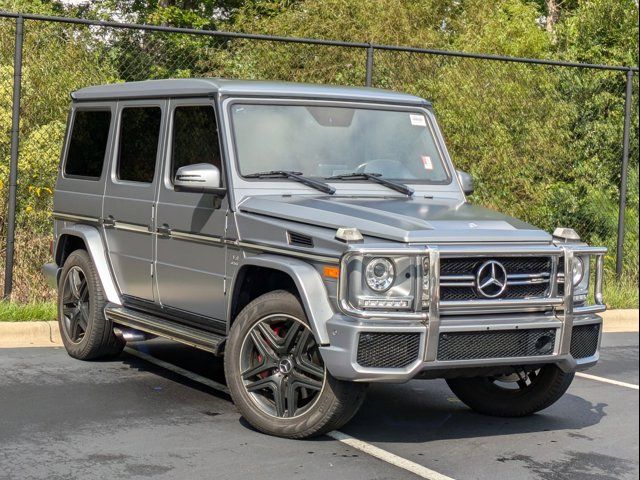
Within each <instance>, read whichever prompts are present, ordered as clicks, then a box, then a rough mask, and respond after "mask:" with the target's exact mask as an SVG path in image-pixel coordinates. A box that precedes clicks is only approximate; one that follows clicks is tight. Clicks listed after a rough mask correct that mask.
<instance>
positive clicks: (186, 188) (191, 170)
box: [173, 163, 225, 195]
mask: <svg viewBox="0 0 640 480" xmlns="http://www.w3.org/2000/svg"><path fill="white" fill-rule="evenodd" d="M173 186H174V189H175V191H176V192H196V193H213V194H215V195H221V194H224V192H225V189H224V188H222V182H221V181H220V169H219V168H218V167H216V166H215V165H211V164H210V163H196V164H193V165H186V166H184V167H180V168H179V169H178V171H177V172H176V178H174V180H173Z"/></svg>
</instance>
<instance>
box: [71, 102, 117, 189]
mask: <svg viewBox="0 0 640 480" xmlns="http://www.w3.org/2000/svg"><path fill="white" fill-rule="evenodd" d="M110 124H111V112H110V111H109V110H76V112H75V115H74V118H73V127H72V130H71V139H70V140H69V150H68V153H67V160H66V162H65V164H64V173H65V175H67V176H71V177H83V178H86V179H88V180H98V179H99V178H100V175H101V174H102V165H103V164H104V156H105V153H106V151H107V139H108V138H109V126H110Z"/></svg>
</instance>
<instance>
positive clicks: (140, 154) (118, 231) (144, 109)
mask: <svg viewBox="0 0 640 480" xmlns="http://www.w3.org/2000/svg"><path fill="white" fill-rule="evenodd" d="M165 106H166V101H164V100H162V101H156V102H142V101H135V102H134V101H132V102H124V103H122V104H120V105H119V107H118V118H119V122H118V136H117V140H116V142H117V143H116V146H115V149H114V152H115V155H114V159H113V162H112V165H111V167H112V168H111V174H110V175H109V178H108V179H107V184H106V187H105V195H104V202H103V207H102V223H103V228H104V234H105V239H106V243H107V248H108V253H109V257H110V259H111V265H112V266H113V271H114V274H115V277H116V281H117V283H118V286H119V288H120V291H121V292H122V294H123V295H124V296H125V301H136V300H138V301H139V300H142V301H144V302H146V303H150V302H153V301H154V292H153V280H152V278H153V258H154V252H153V248H154V240H153V234H152V232H153V228H152V227H153V210H154V202H155V196H156V188H157V183H158V182H157V179H158V178H159V172H158V170H159V168H157V165H158V164H159V163H160V162H159V159H160V158H161V152H160V145H162V142H161V132H162V130H163V128H162V119H163V111H164V110H165Z"/></svg>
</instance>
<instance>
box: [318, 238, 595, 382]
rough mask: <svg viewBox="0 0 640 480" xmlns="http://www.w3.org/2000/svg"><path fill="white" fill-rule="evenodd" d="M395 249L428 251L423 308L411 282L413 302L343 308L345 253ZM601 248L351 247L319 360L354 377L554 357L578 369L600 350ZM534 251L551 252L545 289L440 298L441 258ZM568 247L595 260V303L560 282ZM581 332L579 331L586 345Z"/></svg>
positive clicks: (568, 265) (428, 374) (478, 371)
mask: <svg viewBox="0 0 640 480" xmlns="http://www.w3.org/2000/svg"><path fill="white" fill-rule="evenodd" d="M398 252H400V254H404V255H416V256H417V257H418V258H424V257H427V256H428V258H429V269H428V271H426V272H424V273H422V275H428V276H429V281H428V285H429V292H428V297H425V298H426V303H427V308H424V307H423V308H420V305H424V302H422V298H421V295H422V294H423V293H422V292H421V291H420V290H419V289H417V288H416V289H415V291H416V292H417V295H416V296H417V300H418V301H417V302H415V305H416V307H415V309H414V311H409V312H394V313H391V314H389V315H388V316H386V315H385V314H384V313H383V312H379V313H378V312H373V313H372V312H367V311H362V310H358V309H355V308H353V307H351V305H350V304H349V302H348V301H347V298H348V295H347V290H346V289H347V278H346V276H347V269H346V268H343V267H344V265H345V264H346V262H347V261H348V259H349V257H350V256H354V255H393V254H398ZM605 253H606V249H604V248H597V247H588V246H585V245H560V246H557V245H548V246H538V247H535V246H534V247H531V246H511V247H505V246H502V247H496V246H433V247H432V246H428V247H426V246H411V247H409V248H406V249H405V250H404V251H403V250H402V249H398V248H396V249H389V248H388V247H381V248H371V247H364V246H361V245H359V246H354V247H352V248H350V250H349V251H347V253H345V255H344V256H343V265H342V266H341V277H340V281H339V286H338V306H339V308H340V311H341V313H339V314H336V315H334V316H333V317H332V318H331V319H330V320H329V321H328V322H327V324H326V327H327V331H328V333H329V336H330V345H325V346H322V347H321V350H320V351H321V353H322V356H323V360H324V362H325V364H326V366H327V368H328V370H329V371H330V372H331V374H332V375H334V376H335V377H337V378H339V379H343V380H351V381H363V382H374V381H377V382H385V381H386V382H403V381H407V380H410V379H412V378H415V377H425V378H437V377H450V376H480V375H492V374H498V373H493V372H499V371H500V370H501V369H502V370H504V371H508V370H509V368H510V367H512V366H523V365H543V364H555V365H558V366H559V367H560V368H561V369H562V370H563V371H566V372H572V371H576V370H579V369H586V368H588V367H590V366H592V365H594V364H595V363H596V362H597V361H598V358H599V354H598V349H599V346H600V339H601V330H602V328H601V327H602V319H601V317H599V316H598V315H597V314H598V313H600V312H602V311H604V310H605V308H606V307H605V305H604V302H603V299H602V274H603V261H604V254H605ZM535 255H545V256H546V255H549V256H551V258H552V269H551V274H550V278H551V279H552V280H551V286H550V290H549V293H548V296H547V297H545V298H532V299H522V300H504V299H498V300H479V301H447V302H445V301H440V290H439V285H440V276H439V272H440V259H441V258H442V257H448V256H449V257H473V256H476V257H485V256H514V257H515V256H517V257H520V256H535ZM577 255H590V256H592V258H594V259H595V265H596V268H595V275H594V282H593V283H594V285H593V286H594V292H593V294H594V299H595V304H594V305H589V306H587V305H582V304H576V302H575V301H574V291H573V290H574V288H573V285H572V282H567V284H566V285H564V287H563V288H562V290H561V289H560V286H559V282H558V280H557V272H558V266H559V263H560V262H562V263H563V265H562V266H563V268H564V271H565V272H572V271H573V264H574V261H575V257H576V256H577ZM345 259H346V260H345ZM418 264H419V263H418ZM418 272H420V270H419V269H418ZM419 275H420V273H419ZM416 280H417V282H416V283H417V285H421V284H422V278H421V277H420V276H418V278H417V279H416ZM574 333H575V335H574ZM385 335H386V337H385ZM363 338H364V340H363ZM583 338H587V339H588V342H587V343H588V348H585V344H584V342H582V339H583ZM371 339H374V340H371ZM367 345H373V347H370V348H372V350H374V351H373V353H372V354H370V355H360V353H361V351H360V349H362V348H364V347H366V346H367ZM390 345H391V346H392V347H390ZM451 345H453V347H450V346H451ZM394 348H395V352H396V353H394ZM448 349H449V350H448ZM398 357H400V360H398ZM488 372H491V373H488Z"/></svg>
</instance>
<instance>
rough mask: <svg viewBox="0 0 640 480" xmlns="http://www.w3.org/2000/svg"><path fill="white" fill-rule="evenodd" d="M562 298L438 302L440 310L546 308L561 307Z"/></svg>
mask: <svg viewBox="0 0 640 480" xmlns="http://www.w3.org/2000/svg"><path fill="white" fill-rule="evenodd" d="M562 301H563V300H562V298H560V297H556V298H549V297H542V298H530V299H524V300H452V301H443V302H440V308H441V309H442V310H449V309H456V310H477V309H479V308H503V307H504V308H514V307H515V308H518V307H523V308H526V307H548V306H554V305H562Z"/></svg>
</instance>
